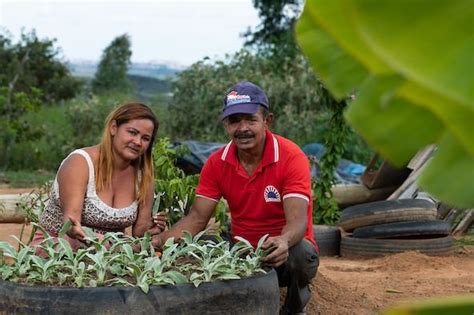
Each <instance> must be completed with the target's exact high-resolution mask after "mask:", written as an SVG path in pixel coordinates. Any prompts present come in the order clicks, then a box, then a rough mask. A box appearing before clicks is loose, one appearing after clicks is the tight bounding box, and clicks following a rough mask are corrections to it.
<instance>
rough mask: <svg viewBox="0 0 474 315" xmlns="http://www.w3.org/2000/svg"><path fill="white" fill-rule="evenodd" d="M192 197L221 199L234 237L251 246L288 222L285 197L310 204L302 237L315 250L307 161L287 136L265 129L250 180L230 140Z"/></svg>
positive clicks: (215, 156) (213, 157) (210, 161)
mask: <svg viewBox="0 0 474 315" xmlns="http://www.w3.org/2000/svg"><path fill="white" fill-rule="evenodd" d="M196 195H197V196H198V197H204V198H208V199H212V200H215V201H216V202H217V201H218V200H219V199H220V198H221V197H224V198H225V199H226V200H227V203H228V204H229V208H230V212H231V217H232V220H231V230H232V231H231V232H232V236H241V237H243V238H245V239H247V240H248V241H249V242H250V243H251V244H252V245H253V246H256V245H257V243H258V240H259V239H260V238H261V237H262V236H263V235H265V234H267V233H268V234H270V236H278V235H281V231H282V229H283V227H284V226H285V224H286V218H285V212H284V210H283V200H284V199H285V198H288V197H296V198H302V199H304V200H306V201H308V209H307V217H308V225H307V228H306V233H305V238H306V239H308V240H309V241H311V242H312V243H313V244H314V245H315V246H316V248H317V245H316V243H315V241H314V239H313V212H312V210H313V202H312V196H311V175H310V166H309V161H308V158H307V157H306V156H305V154H304V153H303V151H301V149H300V148H299V147H298V146H297V145H296V144H294V143H293V142H291V141H290V140H288V139H286V138H283V137H281V136H278V135H275V134H272V133H271V132H269V131H267V133H266V138H265V148H264V152H263V158H262V161H261V162H260V164H259V165H258V167H257V169H256V171H255V172H254V174H253V175H252V176H249V175H248V174H247V173H246V172H245V169H244V168H243V167H242V166H241V165H240V163H239V161H238V158H237V148H236V146H235V144H234V143H233V142H232V141H231V142H230V143H228V144H227V145H226V146H225V147H223V148H221V149H219V150H217V151H216V152H214V153H213V154H212V155H211V156H210V157H209V159H208V160H207V161H206V164H205V165H204V167H203V169H202V172H201V176H200V179H199V185H198V187H197V189H196Z"/></svg>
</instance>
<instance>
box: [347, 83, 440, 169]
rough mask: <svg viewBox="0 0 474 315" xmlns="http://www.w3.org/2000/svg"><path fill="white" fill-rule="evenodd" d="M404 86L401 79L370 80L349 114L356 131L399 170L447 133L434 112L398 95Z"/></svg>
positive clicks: (351, 106)
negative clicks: (401, 86) (442, 133)
mask: <svg viewBox="0 0 474 315" xmlns="http://www.w3.org/2000/svg"><path fill="white" fill-rule="evenodd" d="M402 83H403V79H402V78H400V77H398V76H389V77H371V78H369V79H368V80H367V81H366V82H365V83H364V85H363V86H361V91H360V93H359V94H360V95H359V96H358V97H357V99H356V100H355V101H354V102H353V103H352V104H351V105H350V106H349V108H348V109H347V111H346V113H345V116H346V118H347V120H348V121H349V122H350V123H351V124H352V126H353V127H354V129H356V130H357V132H359V133H360V134H361V135H363V136H364V137H365V138H366V140H367V142H369V143H370V144H371V145H373V146H374V147H376V148H377V150H378V151H379V152H380V153H381V154H382V155H384V156H386V157H387V158H388V159H389V160H390V161H391V162H392V163H393V164H394V165H398V166H403V165H404V164H405V163H406V162H407V161H408V160H410V159H411V158H412V157H413V156H414V155H415V154H416V152H417V151H418V150H420V148H423V147H425V146H426V145H428V144H430V143H433V142H435V141H437V140H438V138H439V137H440V135H441V132H442V130H443V126H442V124H441V122H440V121H439V120H438V118H437V117H436V116H435V115H433V113H432V112H430V111H429V110H426V109H425V108H424V107H421V106H417V105H416V104H413V103H411V102H409V101H407V100H405V99H403V98H400V97H399V96H398V95H397V94H396V91H397V90H398V88H399V87H400V85H401V84H402ZM422 125H423V126H422Z"/></svg>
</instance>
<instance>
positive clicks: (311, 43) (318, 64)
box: [297, 5, 368, 99]
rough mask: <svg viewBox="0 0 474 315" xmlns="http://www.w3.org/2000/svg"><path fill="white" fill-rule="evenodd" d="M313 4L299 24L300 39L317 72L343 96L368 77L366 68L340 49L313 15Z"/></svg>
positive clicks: (332, 89) (333, 89)
mask: <svg viewBox="0 0 474 315" xmlns="http://www.w3.org/2000/svg"><path fill="white" fill-rule="evenodd" d="M313 8H314V6H311V5H306V6H305V9H304V12H303V15H302V16H301V18H300V20H299V21H298V24H297V31H298V42H299V44H300V45H301V47H302V48H303V52H304V53H305V54H306V55H308V56H309V57H310V58H309V60H310V62H311V64H312V65H313V67H314V70H315V72H316V73H318V74H319V75H320V76H321V78H323V79H324V81H325V83H326V85H327V86H328V87H329V89H330V91H331V92H332V93H333V94H334V95H335V96H336V97H337V98H338V99H342V98H344V97H346V96H347V95H349V94H350V93H352V92H353V91H354V89H355V88H356V87H357V86H359V85H360V84H361V83H362V82H363V80H364V79H365V78H366V77H367V75H368V72H367V70H366V69H365V68H364V67H363V66H362V65H360V64H359V63H358V62H357V61H356V60H354V59H353V58H352V57H351V56H350V55H349V54H347V53H346V52H345V51H344V50H343V49H341V48H340V47H339V45H338V43H337V42H336V41H335V40H334V39H333V38H332V37H331V36H330V35H329V34H328V33H327V32H325V31H324V30H323V29H322V28H321V27H320V25H319V24H317V22H316V21H315V19H314V18H313V16H312V12H313V11H314V10H313Z"/></svg>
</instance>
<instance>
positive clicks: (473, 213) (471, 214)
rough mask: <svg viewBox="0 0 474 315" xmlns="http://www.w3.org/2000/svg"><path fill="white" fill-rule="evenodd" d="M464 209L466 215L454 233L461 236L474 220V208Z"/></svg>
mask: <svg viewBox="0 0 474 315" xmlns="http://www.w3.org/2000/svg"><path fill="white" fill-rule="evenodd" d="M464 211H465V212H464V217H463V218H462V220H461V221H460V222H459V223H458V225H456V227H455V228H454V230H453V235H456V236H459V235H461V234H463V233H464V232H465V231H467V229H468V228H469V227H470V226H471V224H472V222H474V209H469V210H464Z"/></svg>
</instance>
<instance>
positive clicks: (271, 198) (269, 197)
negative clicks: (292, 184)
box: [263, 185, 281, 202]
mask: <svg viewBox="0 0 474 315" xmlns="http://www.w3.org/2000/svg"><path fill="white" fill-rule="evenodd" d="M263 197H264V198H265V201H266V202H280V201H281V198H280V193H279V192H278V190H277V189H276V188H275V187H273V186H272V185H268V186H267V187H265V190H264V191H263Z"/></svg>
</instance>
